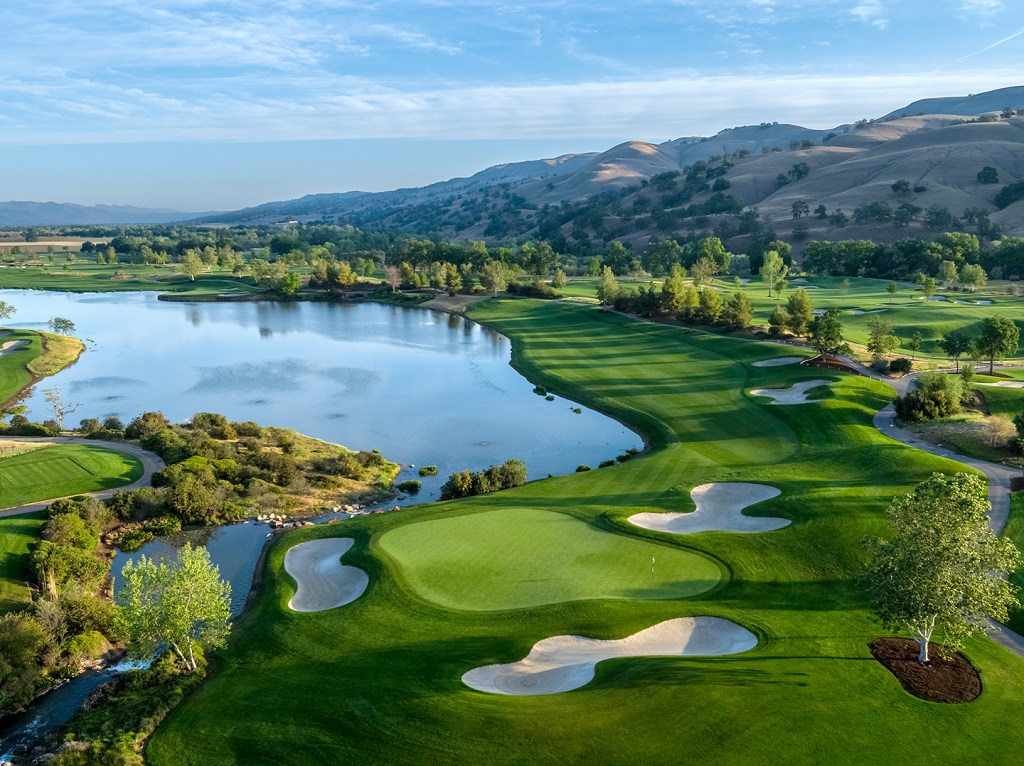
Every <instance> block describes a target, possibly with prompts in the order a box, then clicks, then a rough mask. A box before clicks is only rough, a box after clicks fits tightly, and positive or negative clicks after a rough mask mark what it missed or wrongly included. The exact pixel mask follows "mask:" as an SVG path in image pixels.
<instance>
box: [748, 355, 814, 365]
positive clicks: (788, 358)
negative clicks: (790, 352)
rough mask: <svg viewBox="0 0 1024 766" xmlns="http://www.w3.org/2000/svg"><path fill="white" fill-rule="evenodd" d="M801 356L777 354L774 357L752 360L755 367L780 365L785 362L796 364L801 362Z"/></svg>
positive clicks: (785, 363)
mask: <svg viewBox="0 0 1024 766" xmlns="http://www.w3.org/2000/svg"><path fill="white" fill-rule="evenodd" d="M802 361H803V357H802V356H777V357H775V358H774V359H762V360H761V361H760V362H754V366H755V367H782V366H783V365H787V364H797V363H798V362H802Z"/></svg>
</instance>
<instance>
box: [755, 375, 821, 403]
mask: <svg viewBox="0 0 1024 766" xmlns="http://www.w3.org/2000/svg"><path fill="white" fill-rule="evenodd" d="M831 382H832V381H831V380H805V381H804V382H803V383H794V384H793V385H792V386H790V387H789V388H755V389H754V390H753V391H751V392H750V393H752V394H753V395H754V396H768V397H770V398H771V400H772V404H807V403H808V402H810V401H812V400H811V399H808V398H807V392H808V391H809V390H810V389H812V388H815V387H817V386H827V385H828V384H829V383H831Z"/></svg>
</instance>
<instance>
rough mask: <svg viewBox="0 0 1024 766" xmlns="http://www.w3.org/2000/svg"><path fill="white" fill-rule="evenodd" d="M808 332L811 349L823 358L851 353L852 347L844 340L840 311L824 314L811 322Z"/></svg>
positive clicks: (830, 311) (834, 310)
mask: <svg viewBox="0 0 1024 766" xmlns="http://www.w3.org/2000/svg"><path fill="white" fill-rule="evenodd" d="M808 330H809V332H810V336H809V340H808V342H809V343H810V345H811V348H813V349H814V350H815V351H817V352H818V353H819V354H821V355H822V356H837V355H839V354H849V353H850V346H849V345H848V344H847V343H846V341H844V340H843V323H842V322H840V321H839V310H838V309H830V310H829V311H828V312H826V313H824V314H822V315H821V316H820V317H818V318H817V319H815V320H814V321H813V322H811V324H810V325H809V327H808Z"/></svg>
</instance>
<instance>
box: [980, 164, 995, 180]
mask: <svg viewBox="0 0 1024 766" xmlns="http://www.w3.org/2000/svg"><path fill="white" fill-rule="evenodd" d="M978 183H980V184H997V183H999V171H998V170H996V169H995V168H994V167H992V166H991V165H986V166H985V167H983V168H982V169H981V170H979V171H978Z"/></svg>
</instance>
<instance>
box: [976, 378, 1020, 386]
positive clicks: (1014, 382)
mask: <svg viewBox="0 0 1024 766" xmlns="http://www.w3.org/2000/svg"><path fill="white" fill-rule="evenodd" d="M977 385H979V386H995V387H996V388H1024V380H1000V381H997V382H996V383H978V384H977Z"/></svg>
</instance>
